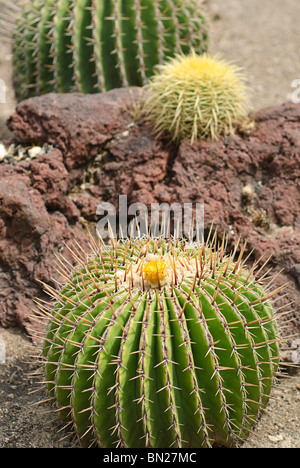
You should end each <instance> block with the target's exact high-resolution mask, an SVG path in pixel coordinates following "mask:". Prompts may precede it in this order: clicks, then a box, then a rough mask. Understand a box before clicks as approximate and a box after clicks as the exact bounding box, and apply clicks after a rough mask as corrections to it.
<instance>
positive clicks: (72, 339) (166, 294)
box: [41, 238, 279, 448]
mask: <svg viewBox="0 0 300 468" xmlns="http://www.w3.org/2000/svg"><path fill="white" fill-rule="evenodd" d="M92 244H93V245H92V248H93V253H92V254H91V255H90V256H87V254H86V253H84V252H83V251H82V250H81V249H80V248H79V247H78V246H77V247H76V250H75V251H74V256H75V257H76V259H77V261H78V262H79V265H78V268H77V269H75V270H72V271H71V272H70V271H69V270H68V264H65V265H64V263H62V264H61V265H60V270H61V274H62V276H63V278H64V279H65V281H67V282H66V284H65V285H64V286H63V287H62V288H61V289H60V291H59V292H58V291H57V290H54V289H53V288H51V287H50V286H46V288H47V290H48V291H49V293H50V295H52V296H53V298H54V300H55V303H54V305H53V307H50V308H49V309H47V308H46V306H45V305H44V304H43V303H41V310H42V311H43V313H45V314H46V316H47V317H48V319H49V321H48V325H47V330H46V334H45V337H44V340H43V351H42V359H43V366H44V371H45V376H46V378H45V380H46V382H47V387H48V390H49V392H50V395H51V397H52V399H53V401H54V402H55V403H56V405H57V406H58V408H59V412H60V414H61V416H62V418H63V419H64V420H65V421H67V424H72V423H73V425H74V428H75V430H76V432H77V434H78V436H79V437H80V440H81V442H82V444H83V445H84V446H91V445H94V444H97V445H98V446H100V447H123V448H124V447H125V448H127V447H134V448H138V447H162V448H168V447H173V448H179V447H211V446H212V445H214V444H218V445H222V446H231V445H234V444H236V443H237V442H239V441H240V440H241V439H244V438H245V437H246V435H247V434H248V432H249V431H250V430H251V427H252V426H253V425H254V424H255V422H256V421H257V419H258V418H259V416H260V414H261V412H262V410H263V409H264V408H265V406H266V405H267V402H268V399H269V395H270V391H271V388H272V385H273V382H274V379H275V375H276V372H277V368H278V359H279V358H278V341H279V338H278V330H277V324H276V320H275V317H274V311H273V308H272V305H271V303H270V298H271V297H272V294H273V293H268V294H265V292H264V291H263V289H262V287H261V285H260V283H259V281H258V280H257V279H255V277H254V271H255V266H253V267H252V268H251V270H247V269H246V268H245V264H244V261H243V260H242V252H241V255H239V257H238V258H237V260H236V261H234V256H235V253H232V254H230V255H225V253H224V242H222V244H221V245H220V246H219V247H218V248H215V245H214V246H212V244H210V243H206V244H202V245H191V244H189V243H186V242H183V241H179V240H175V239H173V240H168V241H166V240H163V239H150V238H148V239H144V240H128V241H124V242H121V243H120V242H119V243H117V242H114V241H112V245H111V246H110V247H104V245H102V244H101V242H99V245H96V242H95V241H92ZM62 265H63V266H62Z"/></svg>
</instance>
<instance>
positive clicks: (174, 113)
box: [144, 51, 249, 143]
mask: <svg viewBox="0 0 300 468" xmlns="http://www.w3.org/2000/svg"><path fill="white" fill-rule="evenodd" d="M145 90H146V98H145V105H144V110H145V112H146V115H147V119H148V120H150V121H151V122H152V123H153V124H154V131H155V132H156V133H158V134H164V133H165V134H166V135H167V136H170V138H171V139H172V140H175V141H182V140H184V139H186V138H187V139H190V140H191V142H192V143H193V142H194V141H195V140H196V139H217V138H220V137H221V136H222V135H228V134H231V133H233V130H234V125H235V124H239V123H243V122H244V121H246V119H247V118H248V112H249V99H248V90H247V86H246V85H245V77H244V76H243V75H242V73H241V70H240V69H239V68H238V67H236V66H235V65H232V64H229V63H227V62H226V61H224V60H220V59H219V58H216V57H210V56H208V55H206V54H204V55H202V56H199V55H197V54H196V53H195V52H194V51H193V52H192V53H191V55H189V56H184V55H177V56H176V57H175V58H173V59H170V60H169V61H168V62H167V63H165V64H163V65H160V66H159V67H158V71H157V73H156V74H155V75H154V76H153V77H152V78H151V79H150V80H149V83H148V84H147V85H146V86H145Z"/></svg>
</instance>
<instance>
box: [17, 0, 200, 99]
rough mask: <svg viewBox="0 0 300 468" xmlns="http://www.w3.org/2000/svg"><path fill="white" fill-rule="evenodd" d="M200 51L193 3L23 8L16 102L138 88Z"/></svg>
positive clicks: (81, 2)
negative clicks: (172, 62) (167, 65)
mask: <svg viewBox="0 0 300 468" xmlns="http://www.w3.org/2000/svg"><path fill="white" fill-rule="evenodd" d="M207 43H208V38H207V26H206V21H205V18H204V15H203V11H202V6H201V5H200V4H199V0H107V1H103V0H46V1H42V0H28V1H27V2H26V3H25V6H24V8H23V12H22V14H21V15H20V17H19V18H18V19H17V21H16V24H15V30H14V32H13V46H12V52H13V65H14V86H15V91H16V96H17V99H18V100H22V99H25V98H28V97H31V96H36V95H39V94H45V93H49V92H61V93H65V92H73V91H80V92H83V93H96V92H101V91H107V90H109V89H112V88H117V87H122V86H128V85H137V86H142V85H144V84H145V83H146V82H147V80H148V78H149V77H150V76H152V75H153V73H154V69H155V67H156V65H158V64H162V63H163V62H164V61H165V60H166V59H167V58H168V57H170V56H174V55H175V54H176V53H188V52H189V51H190V50H192V49H194V50H196V51H197V52H198V53H200V54H201V53H203V52H206V51H207Z"/></svg>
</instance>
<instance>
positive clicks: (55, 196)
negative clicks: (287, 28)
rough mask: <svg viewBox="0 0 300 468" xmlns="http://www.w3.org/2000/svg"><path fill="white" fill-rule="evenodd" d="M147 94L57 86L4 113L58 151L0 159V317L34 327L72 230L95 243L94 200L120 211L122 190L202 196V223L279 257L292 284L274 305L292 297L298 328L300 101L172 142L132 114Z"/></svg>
mask: <svg viewBox="0 0 300 468" xmlns="http://www.w3.org/2000/svg"><path fill="white" fill-rule="evenodd" d="M140 93H141V90H140V89H138V88H128V89H120V90H112V91H110V92H108V93H103V94H98V95H92V96H88V95H85V96H84V95H80V94H66V95H57V94H50V95H47V96H42V97H38V98H32V99H28V100H26V101H24V102H22V103H20V104H19V105H18V106H17V109H16V112H15V114H13V115H12V116H11V117H10V119H9V120H8V127H9V129H10V130H12V131H13V132H14V134H15V136H16V138H18V139H19V140H20V141H21V142H22V143H23V144H24V145H43V144H44V143H46V142H48V143H51V144H52V145H53V146H54V147H55V149H53V150H52V151H51V152H50V153H49V154H46V155H43V156H39V157H37V158H36V159H34V160H29V161H20V162H15V163H14V164H13V165H12V164H6V163H2V164H0V277H1V284H0V323H1V325H2V326H13V325H16V324H21V325H22V326H25V327H29V325H30V318H29V313H30V309H31V307H32V304H33V303H32V300H33V298H34V297H35V296H39V297H41V296H42V297H44V296H43V293H42V290H43V287H42V285H41V284H40V282H39V281H44V282H48V283H49V282H50V283H51V284H52V285H53V286H55V281H54V280H55V278H56V277H57V276H58V275H57V273H56V271H55V265H54V255H55V253H56V252H58V251H61V252H63V253H64V255H66V256H68V250H67V249H66V247H64V243H67V244H68V243H70V242H71V241H72V239H73V238H75V239H77V240H78V241H79V242H81V243H82V245H83V246H84V247H86V248H88V243H87V237H86V225H87V224H88V223H90V225H91V226H92V229H93V226H94V225H95V223H96V222H97V221H98V220H99V217H98V216H97V215H96V208H97V206H98V204H99V203H100V202H101V201H108V202H111V203H114V204H115V205H116V208H117V209H118V200H119V195H120V194H123V195H127V197H128V204H130V203H133V202H142V203H146V204H150V203H154V202H156V203H163V202H167V203H170V204H171V203H174V202H179V203H185V202H193V203H196V202H203V203H204V210H205V227H206V228H207V229H208V228H209V226H211V224H212V223H213V224H214V226H215V227H216V228H218V233H219V236H220V238H221V237H222V234H223V232H224V231H225V232H226V234H227V236H228V245H229V247H231V246H232V245H233V244H234V242H236V241H237V240H238V239H239V238H240V239H241V244H242V243H243V242H244V241H245V240H247V247H246V252H249V253H250V252H251V251H252V250H253V249H254V251H253V253H252V254H251V256H250V260H252V261H253V260H254V259H256V260H259V259H260V260H259V264H260V265H263V264H264V261H265V260H266V259H267V257H269V256H270V255H272V258H271V260H270V262H269V267H272V268H273V271H274V273H278V276H277V277H276V278H274V280H273V288H275V287H278V286H280V285H282V284H284V283H286V282H288V285H287V287H286V290H285V293H284V294H281V296H280V297H279V298H278V300H277V302H276V306H278V307H281V306H283V305H284V304H288V303H289V302H291V301H293V302H294V303H293V306H291V308H292V309H293V320H292V321H290V322H289V323H288V324H287V332H288V333H291V334H292V333H296V332H299V329H300V105H297V104H292V103H290V102H287V103H285V104H283V105H280V106H278V107H273V108H268V109H262V110H261V111H259V112H258V113H256V114H255V115H254V116H253V119H254V122H255V128H254V129H253V130H252V131H251V132H248V131H246V130H245V131H244V133H241V131H237V132H236V134H235V135H234V136H232V137H226V138H224V139H222V140H220V141H217V142H204V141H202V142H197V143H195V144H193V145H191V144H190V143H189V142H188V141H185V142H183V143H182V144H181V145H179V146H178V147H176V146H175V145H173V144H167V143H166V141H165V140H164V139H163V138H161V139H158V138H155V137H154V136H153V135H152V133H151V125H149V124H145V123H144V121H143V119H141V118H140V119H137V118H136V116H137V115H138V113H137V109H138V105H137V101H138V99H139V97H140ZM93 223H94V224H93ZM282 269H284V270H283V271H281V270H282ZM264 271H266V269H264ZM53 278H54V279H53Z"/></svg>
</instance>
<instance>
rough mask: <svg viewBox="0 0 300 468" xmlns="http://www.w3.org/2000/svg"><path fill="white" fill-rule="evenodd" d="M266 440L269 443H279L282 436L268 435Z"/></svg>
mask: <svg viewBox="0 0 300 468" xmlns="http://www.w3.org/2000/svg"><path fill="white" fill-rule="evenodd" d="M268 438H269V440H270V441H271V442H281V441H282V440H283V436H282V434H278V435H275V436H272V435H269V436H268Z"/></svg>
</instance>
